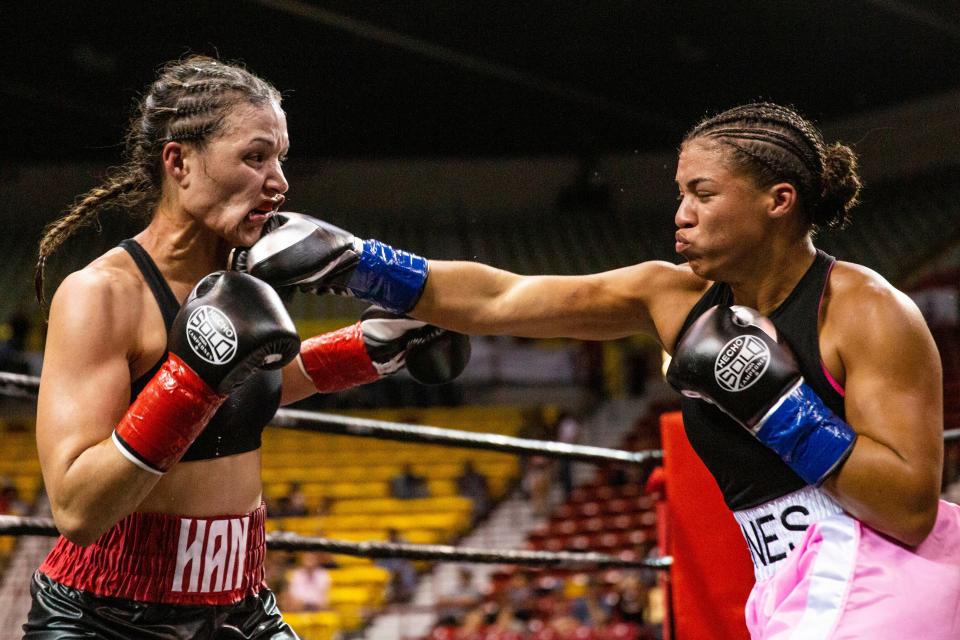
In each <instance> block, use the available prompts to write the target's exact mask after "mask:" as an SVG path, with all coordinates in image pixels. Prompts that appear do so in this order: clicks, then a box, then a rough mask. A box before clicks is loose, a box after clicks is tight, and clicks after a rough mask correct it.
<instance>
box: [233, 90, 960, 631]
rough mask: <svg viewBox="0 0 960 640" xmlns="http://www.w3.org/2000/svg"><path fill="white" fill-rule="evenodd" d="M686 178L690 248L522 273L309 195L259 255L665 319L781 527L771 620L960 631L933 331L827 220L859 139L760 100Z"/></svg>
mask: <svg viewBox="0 0 960 640" xmlns="http://www.w3.org/2000/svg"><path fill="white" fill-rule="evenodd" d="M676 181H677V185H678V187H679V191H680V198H679V201H680V204H679V207H678V209H677V211H676V215H675V222H676V225H677V233H676V251H677V253H678V254H680V255H681V256H682V257H683V258H685V260H686V263H685V264H683V265H679V266H677V265H673V264H668V263H663V262H645V263H641V264H637V265H635V266H631V267H626V268H623V269H617V270H614V271H609V272H606V273H599V274H593V275H584V276H573V277H559V276H527V277H525V276H518V275H515V274H512V273H507V272H504V271H501V270H497V269H493V268H491V267H487V266H484V265H481V264H477V263H470V262H444V261H431V262H429V264H428V263H427V261H426V260H424V259H423V258H420V257H418V256H414V255H411V254H407V253H404V252H402V251H398V250H395V249H392V248H391V247H387V246H384V245H383V244H382V243H379V242H377V241H376V240H364V241H361V240H359V239H357V238H354V237H353V236H352V235H351V234H350V233H348V232H346V231H344V230H342V229H338V228H336V227H333V226H331V225H327V224H326V223H323V222H320V221H318V220H314V219H312V218H307V217H305V216H299V215H297V214H280V215H279V216H278V218H277V222H278V223H279V222H282V221H285V224H282V225H279V226H278V228H277V229H276V230H275V231H273V232H271V233H268V234H266V235H265V236H264V237H263V239H262V240H261V241H260V242H259V243H257V244H256V245H254V246H253V248H252V249H251V250H250V252H249V254H248V256H247V258H248V260H247V262H246V263H245V264H246V265H247V270H248V271H249V272H250V273H251V274H254V275H257V276H259V277H262V278H264V279H266V280H267V281H269V282H273V283H276V284H300V285H301V286H302V287H304V288H309V289H313V290H316V291H325V292H333V293H343V292H348V293H350V294H351V295H355V296H359V297H361V298H365V299H367V300H371V301H373V302H376V303H377V304H380V305H381V306H386V307H388V308H391V309H393V310H395V311H398V312H409V314H410V315H411V316H413V317H416V318H419V319H421V320H424V321H428V322H435V323H438V324H439V325H441V326H444V327H448V328H451V329H455V330H457V331H464V332H467V333H477V334H483V333H493V334H512V335H519V336H529V337H556V336H568V337H573V338H582V339H590V340H602V339H613V338H620V337H623V336H627V335H630V334H633V333H638V332H645V333H649V334H652V335H654V336H656V337H657V338H658V339H659V340H660V342H661V343H662V344H663V346H664V348H665V349H667V350H668V351H670V352H672V353H673V356H674V357H673V362H672V364H671V367H670V371H669V373H668V379H669V380H670V382H671V383H672V384H673V385H674V386H675V387H677V388H678V389H680V390H681V391H682V392H683V394H684V399H683V415H684V423H685V427H686V430H687V433H688V435H689V438H690V441H691V443H692V444H693V446H694V448H695V449H696V450H697V452H698V454H699V455H700V456H701V457H702V459H703V461H704V462H705V463H706V465H707V467H708V468H709V469H710V471H711V472H712V473H713V475H714V477H715V478H716V480H717V482H718V484H719V486H720V488H721V490H722V492H723V494H724V497H725V499H726V502H727V504H728V506H729V507H730V508H731V510H733V511H734V515H735V517H736V519H737V520H738V521H739V522H740V524H741V525H742V527H743V529H744V532H745V533H747V532H749V531H751V527H755V526H756V525H757V523H760V525H762V526H763V527H764V528H763V530H762V539H761V540H760V542H761V543H762V544H759V545H758V544H756V542H757V540H756V539H754V537H751V536H750V535H749V534H748V539H747V544H748V546H749V547H750V550H751V555H752V556H753V559H754V565H755V569H756V576H757V583H756V586H755V588H754V590H753V593H752V594H751V598H750V601H749V602H748V604H747V610H746V620H747V625H748V627H749V629H750V631H751V634H752V635H753V637H754V638H765V639H771V638H784V639H785V638H850V639H852V638H871V639H873V640H878V639H890V640H894V639H897V640H899V639H900V638H924V639H942V640H946V639H947V638H956V637H960V614H958V611H960V608H958V606H957V603H958V602H960V514H958V507H957V506H956V505H953V504H949V503H946V502H943V501H939V500H938V496H939V488H940V476H941V468H942V446H943V444H942V443H943V441H942V429H943V424H942V421H943V408H942V406H943V405H942V395H941V394H942V382H941V369H940V362H939V357H938V354H937V350H936V347H935V345H934V343H933V340H932V338H931V336H930V332H929V331H928V329H927V327H926V325H925V323H924V321H923V318H922V317H921V315H920V313H919V311H918V310H917V308H916V307H915V306H914V305H913V303H912V302H911V301H910V299H909V298H907V297H906V296H905V295H903V294H902V293H901V292H899V291H897V290H896V289H894V288H893V287H892V286H890V284H888V283H887V282H886V281H885V280H884V279H883V278H881V277H880V276H879V275H877V274H876V273H874V272H872V271H870V270H868V269H865V268H863V267H861V266H858V265H855V264H851V263H847V262H840V261H836V260H834V259H833V258H832V257H830V256H828V255H827V254H825V253H823V252H821V251H818V250H817V249H816V248H815V247H814V244H813V240H812V238H813V233H812V232H813V231H814V230H815V229H817V228H818V227H822V226H835V225H840V224H842V223H844V222H845V221H847V219H848V217H849V212H850V209H851V207H852V206H853V205H854V204H855V203H856V198H857V193H858V191H859V188H860V180H859V178H858V176H857V171H856V157H855V155H854V154H853V152H852V151H851V150H850V149H849V148H848V147H846V146H843V145H841V144H832V145H828V144H826V143H825V142H824V140H823V138H822V135H821V134H820V132H819V131H818V130H817V129H816V128H815V127H814V126H813V125H812V124H811V123H810V122H808V121H807V120H806V119H804V118H803V117H801V116H800V115H799V114H797V113H796V112H795V111H793V110H791V109H788V108H785V107H782V106H779V105H774V104H767V103H763V104H751V105H744V106H741V107H737V108H734V109H731V110H729V111H726V112H724V113H721V114H719V115H716V116H714V117H711V118H707V119H705V120H704V121H703V122H701V123H700V124H698V125H697V126H696V127H695V128H694V129H692V130H691V132H690V133H689V134H688V135H687V136H686V138H685V140H684V142H683V144H682V146H681V148H680V157H679V162H678V165H677V174H676ZM642 232H643V230H642V229H638V233H642Z"/></svg>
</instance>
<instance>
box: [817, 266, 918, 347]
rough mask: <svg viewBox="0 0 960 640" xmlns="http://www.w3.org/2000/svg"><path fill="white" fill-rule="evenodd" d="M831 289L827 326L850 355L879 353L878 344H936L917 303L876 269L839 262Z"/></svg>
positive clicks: (916, 345) (882, 345)
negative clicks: (865, 350) (864, 351)
mask: <svg viewBox="0 0 960 640" xmlns="http://www.w3.org/2000/svg"><path fill="white" fill-rule="evenodd" d="M829 291H830V293H829V301H828V304H827V305H826V313H825V316H824V328H825V329H826V330H828V331H829V333H834V334H835V335H837V337H838V338H840V341H839V342H838V349H839V350H840V351H841V352H844V351H845V352H846V353H847V355H848V356H849V355H850V354H851V352H854V353H856V352H859V353H863V351H862V350H863V349H868V350H869V351H868V352H873V353H876V352H877V348H878V347H880V348H883V347H888V348H893V349H895V350H897V351H900V350H901V349H906V350H909V349H910V348H911V347H914V348H919V349H920V350H921V351H924V352H926V351H929V350H930V348H931V347H932V338H931V337H930V332H929V330H928V329H927V325H926V322H925V321H924V319H923V316H922V315H921V313H920V310H919V309H918V308H917V305H916V304H914V302H913V300H911V299H910V297H909V296H908V295H907V294H905V293H903V292H902V291H900V290H899V289H897V288H896V287H894V286H893V285H892V284H890V283H889V282H888V281H887V280H886V279H885V278H884V277H883V276H881V275H880V274H878V273H877V272H875V271H873V270H872V269H869V268H867V267H864V266H862V265H858V264H854V263H850V262H839V261H838V262H837V264H836V266H835V267H834V269H833V272H832V273H831V275H830V288H829ZM844 345H847V347H846V348H844ZM934 349H935V348H934ZM844 359H845V360H847V359H848V358H844Z"/></svg>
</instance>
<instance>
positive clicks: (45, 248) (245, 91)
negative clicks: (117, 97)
mask: <svg viewBox="0 0 960 640" xmlns="http://www.w3.org/2000/svg"><path fill="white" fill-rule="evenodd" d="M270 102H273V103H276V104H277V105H279V104H280V102H281V96H280V93H279V92H278V91H277V90H276V89H275V88H274V87H273V86H272V85H271V84H270V83H268V82H266V81H265V80H263V79H261V78H259V77H257V76H255V75H254V74H252V73H250V72H249V71H247V70H246V69H245V68H243V67H242V66H240V65H237V64H231V63H226V62H221V61H220V60H216V59H215V58H210V57H206V56H190V57H188V58H186V59H184V60H177V61H172V62H168V63H167V64H165V65H164V66H163V67H161V69H160V71H159V73H158V75H157V78H156V80H155V81H154V82H153V84H151V85H150V86H149V87H148V88H147V91H146V92H145V95H144V96H143V97H142V98H141V100H140V101H139V103H138V105H137V110H136V113H135V114H134V116H133V118H132V119H131V121H130V123H129V125H128V126H127V131H126V134H125V136H124V163H123V164H122V165H121V166H120V167H118V168H116V169H114V170H113V171H112V172H111V173H110V174H109V175H108V176H107V178H106V179H105V180H104V182H103V183H102V184H101V185H99V186H97V187H95V188H93V189H91V190H90V191H89V192H87V193H85V194H83V195H82V196H80V197H79V198H78V199H77V201H76V202H75V203H74V204H73V206H72V207H71V208H70V209H69V210H68V211H67V213H66V214H64V215H63V216H62V217H61V218H59V219H57V220H55V221H54V222H52V223H51V224H49V225H47V227H46V228H45V230H44V233H43V237H42V239H41V240H40V246H39V249H38V258H37V269H36V274H35V284H36V288H37V299H38V301H40V303H41V305H44V304H45V300H44V295H43V291H44V285H43V278H44V270H45V267H46V264H47V262H48V259H49V258H50V256H51V255H53V254H54V253H55V252H56V251H57V250H58V249H59V248H60V247H61V246H62V245H63V243H64V242H65V241H66V240H67V239H68V238H69V237H70V236H71V235H72V234H73V233H74V232H76V231H77V230H78V229H81V228H83V227H84V226H86V225H88V224H90V223H91V222H93V221H95V220H98V219H99V214H100V213H102V212H104V211H112V210H126V211H127V212H128V213H130V214H140V215H146V214H149V213H151V212H152V211H153V210H154V209H155V207H156V205H157V202H158V201H159V198H160V189H161V184H162V181H163V165H162V161H161V152H162V150H163V146H164V145H165V144H166V143H168V142H184V143H188V144H191V145H193V146H195V147H198V148H200V149H202V148H203V147H204V146H205V145H206V143H207V142H209V141H210V140H212V139H213V138H214V137H216V136H217V134H218V133H220V132H221V130H222V129H223V125H224V122H225V120H226V118H227V116H228V115H229V113H230V112H231V110H232V109H233V108H234V107H235V106H236V105H239V104H252V105H258V106H259V105H264V104H268V103H270Z"/></svg>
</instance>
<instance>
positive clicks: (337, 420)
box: [0, 372, 673, 570]
mask: <svg viewBox="0 0 960 640" xmlns="http://www.w3.org/2000/svg"><path fill="white" fill-rule="evenodd" d="M39 386H40V379H39V378H37V377H35V376H27V375H23V374H17V373H8V372H0V396H9V397H16V398H26V399H36V396H37V390H38V389H39ZM270 424H271V425H273V426H276V427H282V428H287V429H295V430H301V431H312V432H321V433H332V434H338V435H349V436H361V437H372V438H379V439H382V440H396V441H401V442H417V443H422V444H442V445H447V446H456V447H463V448H469V449H485V450H491V451H503V452H511V453H522V454H538V455H546V456H549V457H555V458H568V459H572V460H580V461H586V462H594V463H598V462H620V463H628V464H646V463H648V462H651V461H654V460H660V459H661V458H662V456H663V452H662V451H660V450H649V451H621V450H618V449H607V448H604V447H591V446H585V445H574V444H566V443H561V442H552V441H548V440H532V439H527V438H515V437H511V436H501V435H496V434H489V433H484V434H480V433H470V432H466V431H460V430H457V429H442V428H440V427H430V426H422V425H414V424H405V423H394V422H386V421H383V420H373V419H367V418H354V417H348V416H341V415H337V414H331V413H319V412H308V411H301V410H295V409H280V410H279V411H277V413H276V415H275V416H274V418H273V420H272V421H271V422H270ZM3 535H35V536H57V535H59V531H58V530H57V528H56V525H55V524H54V522H53V520H52V519H50V518H32V517H21V516H0V536H3ZM267 548H268V549H270V550H277V551H327V552H331V553H338V554H342V555H349V556H359V557H364V558H406V559H409V560H440V561H446V562H469V563H479V564H484V563H486V564H522V565H528V566H550V567H579V566H584V565H589V566H592V567H603V568H614V567H635V568H636V567H643V568H648V569H657V570H665V569H668V568H669V567H670V566H671V564H672V562H673V559H672V558H671V557H669V556H664V557H661V558H657V559H635V558H630V557H626V556H625V557H617V556H613V555H609V554H605V553H596V552H571V551H533V550H509V549H480V548H471V547H454V546H448V545H424V544H406V543H395V542H351V541H346V540H334V539H330V538H323V537H317V536H300V535H297V534H294V533H290V532H286V531H275V532H271V533H268V534H267Z"/></svg>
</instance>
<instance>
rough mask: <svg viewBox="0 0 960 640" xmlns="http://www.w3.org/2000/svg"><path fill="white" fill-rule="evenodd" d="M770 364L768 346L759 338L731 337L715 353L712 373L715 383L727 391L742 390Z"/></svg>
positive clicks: (751, 384) (747, 336)
mask: <svg viewBox="0 0 960 640" xmlns="http://www.w3.org/2000/svg"><path fill="white" fill-rule="evenodd" d="M769 364H770V348H769V347H767V345H766V343H764V342H763V340H760V339H759V338H756V337H754V336H751V335H742V336H737V337H736V338H733V339H732V340H730V341H729V342H727V344H725V345H723V349H721V350H720V353H719V354H718V355H717V359H716V361H715V362H714V365H713V373H714V376H715V377H716V379H717V384H718V385H720V387H721V388H723V389H726V390H727V391H743V390H744V389H748V388H750V387H751V386H753V385H754V384H755V383H756V382H757V380H759V379H760V378H761V377H762V376H763V374H764V372H765V371H766V370H767V366H769Z"/></svg>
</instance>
